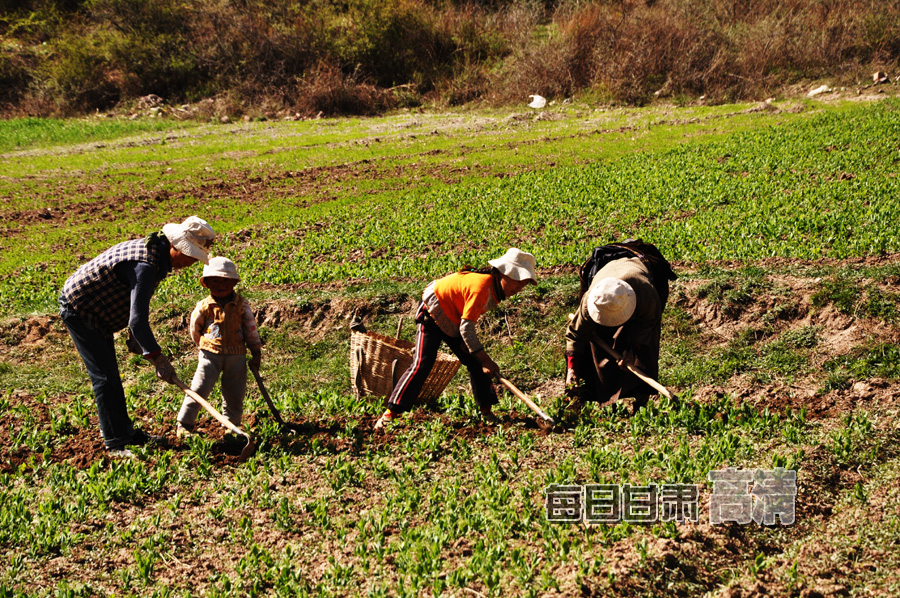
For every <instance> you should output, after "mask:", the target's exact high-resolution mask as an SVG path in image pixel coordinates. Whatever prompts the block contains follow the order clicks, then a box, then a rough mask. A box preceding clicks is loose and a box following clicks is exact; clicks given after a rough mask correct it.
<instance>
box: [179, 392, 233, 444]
mask: <svg viewBox="0 0 900 598" xmlns="http://www.w3.org/2000/svg"><path fill="white" fill-rule="evenodd" d="M174 384H175V386H177V387H178V388H180V389H181V390H183V391H184V392H185V394H186V395H187V396H189V397H191V398H192V399H194V400H195V401H197V402H198V403H200V406H201V407H203V408H204V409H206V410H207V411H209V414H210V415H212V416H213V417H214V418H216V419H217V420H218V421H219V423H220V424H222V425H223V426H225V427H226V428H228V429H229V430H231V431H232V432H234V433H235V434H238V435H239V436H243V437H245V438H246V439H247V440H248V441H249V440H250V435H249V434H247V433H246V432H244V431H243V430H241V429H240V428H238V427H237V426H236V425H234V424H233V423H231V421H230V420H229V419H228V418H227V417H225V416H224V415H222V414H221V413H219V412H218V411H216V408H215V407H213V406H212V405H210V404H209V403H208V402H207V401H206V399H204V398H203V397H201V396H200V395H198V394H197V393H196V392H194V391H193V390H191V389H190V388H188V386H187V385H186V384H185V383H184V382H182V381H181V380H180V379H179V378H178V376H175V381H174Z"/></svg>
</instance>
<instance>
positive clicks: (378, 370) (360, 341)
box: [350, 330, 459, 401]
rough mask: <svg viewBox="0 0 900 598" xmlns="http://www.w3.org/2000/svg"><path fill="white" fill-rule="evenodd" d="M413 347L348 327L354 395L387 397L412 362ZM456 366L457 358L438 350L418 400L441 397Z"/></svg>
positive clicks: (404, 342) (454, 372)
mask: <svg viewBox="0 0 900 598" xmlns="http://www.w3.org/2000/svg"><path fill="white" fill-rule="evenodd" d="M414 346H415V345H414V344H413V343H411V342H409V341H405V340H403V339H399V338H391V337H389V336H382V335H380V334H376V333H374V332H358V331H356V330H351V331H350V383H351V384H352V385H353V392H354V393H356V395H357V396H363V395H375V396H379V397H386V396H389V395H390V394H391V391H392V390H393V389H394V384H395V383H396V382H397V380H398V379H399V378H400V376H402V375H403V372H405V371H406V370H407V368H409V366H410V365H411V364H412V360H413V355H412V352H413V347H414ZM458 369H459V361H458V360H457V359H456V357H454V356H452V355H449V354H447V353H443V352H439V353H438V356H437V361H436V362H435V363H434V367H433V368H432V369H431V373H429V374H428V378H426V379H425V386H423V387H422V392H420V393H419V401H430V400H432V399H436V398H437V397H439V396H441V393H442V392H444V388H446V387H447V384H449V383H450V380H451V379H452V378H453V376H454V375H455V374H456V371H457V370H458Z"/></svg>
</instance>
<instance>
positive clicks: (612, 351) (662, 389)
mask: <svg viewBox="0 0 900 598" xmlns="http://www.w3.org/2000/svg"><path fill="white" fill-rule="evenodd" d="M592 340H593V342H594V344H595V345H597V346H598V347H600V348H601V349H603V350H604V351H606V352H607V353H609V354H610V355H611V356H612V358H613V359H615V360H616V361H622V356H621V355H620V354H619V352H618V351H616V350H615V349H613V348H612V347H610V346H609V345H607V344H606V342H604V340H603V339H602V338H600V337H599V336H598V335H597V334H596V333H594V335H593V339H592ZM625 369H627V370H628V371H629V372H631V373H632V374H634V375H635V376H637V377H638V378H640V379H641V380H643V381H644V382H646V383H647V384H649V385H650V386H652V387H653V388H654V389H656V390H657V391H658V392H659V394H661V395H663V396H664V397H666V398H668V399H673V398H674V397H673V396H672V393H671V392H669V389H668V388H666V387H665V386H663V385H662V384H660V383H659V382H657V381H656V380H654V379H653V378H651V377H650V376H648V375H647V374H645V373H644V372H642V371H641V369H640V368H639V367H637V366H636V365H633V364H630V363H627V364H625Z"/></svg>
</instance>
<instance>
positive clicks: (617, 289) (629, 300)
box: [587, 277, 637, 326]
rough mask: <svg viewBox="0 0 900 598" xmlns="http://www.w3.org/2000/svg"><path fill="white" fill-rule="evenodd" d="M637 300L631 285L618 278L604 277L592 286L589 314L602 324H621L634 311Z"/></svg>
mask: <svg viewBox="0 0 900 598" xmlns="http://www.w3.org/2000/svg"><path fill="white" fill-rule="evenodd" d="M636 303H637V301H636V300H635V296H634V289H632V288H631V285H630V284H628V283H627V282H625V281H623V280H619V279H618V278H608V277H607V278H604V279H602V280H600V281H599V282H598V283H597V284H595V285H592V286H591V290H590V291H588V296H587V308H588V315H590V316H591V319H592V320H593V321H595V322H596V323H598V324H600V325H601V326H621V325H622V324H624V323H625V322H627V321H628V318H630V317H631V314H633V313H634V307H635V305H636Z"/></svg>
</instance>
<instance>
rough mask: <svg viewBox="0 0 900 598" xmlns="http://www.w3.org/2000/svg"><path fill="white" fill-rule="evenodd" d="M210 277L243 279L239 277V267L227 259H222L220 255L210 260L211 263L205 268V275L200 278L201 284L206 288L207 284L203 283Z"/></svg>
mask: <svg viewBox="0 0 900 598" xmlns="http://www.w3.org/2000/svg"><path fill="white" fill-rule="evenodd" d="M209 276H217V277H219V278H231V279H233V280H240V279H241V277H240V276H238V273H237V266H235V265H234V262H232V261H231V260H230V259H228V258H227V257H222V256H219V255H217V256H216V257H212V258H209V263H208V264H206V265H205V266H203V275H202V276H200V284H201V285H203V286H206V283H205V282H204V281H203V279H204V278H207V277H209Z"/></svg>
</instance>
